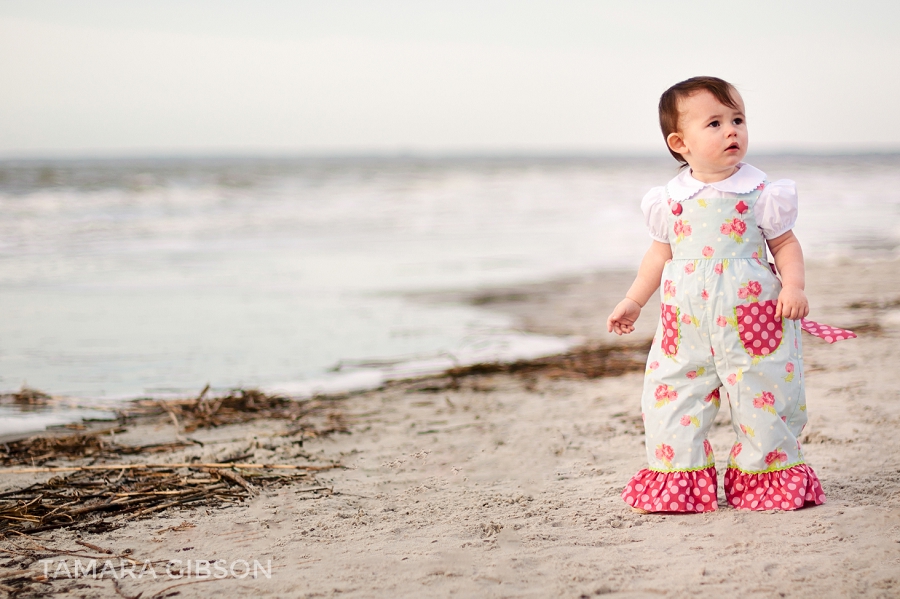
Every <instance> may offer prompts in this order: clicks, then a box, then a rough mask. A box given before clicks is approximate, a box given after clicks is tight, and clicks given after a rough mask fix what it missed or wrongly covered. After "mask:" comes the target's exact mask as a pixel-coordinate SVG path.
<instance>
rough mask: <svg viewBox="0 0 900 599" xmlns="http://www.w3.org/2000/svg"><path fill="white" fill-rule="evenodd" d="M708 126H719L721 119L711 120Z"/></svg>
mask: <svg viewBox="0 0 900 599" xmlns="http://www.w3.org/2000/svg"><path fill="white" fill-rule="evenodd" d="M708 126H709V127H718V126H719V121H713V122H711V123H710V124H709V125H708Z"/></svg>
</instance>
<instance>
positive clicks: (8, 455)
mask: <svg viewBox="0 0 900 599" xmlns="http://www.w3.org/2000/svg"><path fill="white" fill-rule="evenodd" d="M125 430H126V429H125V428H124V427H120V426H118V427H113V428H107V429H103V430H99V431H93V432H89V433H77V434H70V435H65V436H44V435H38V436H34V437H29V438H27V439H22V440H20V441H12V442H8V443H3V444H2V445H0V465H2V466H14V465H18V464H31V465H32V466H38V465H41V464H46V463H47V462H50V461H56V460H60V459H67V460H73V459H83V458H91V459H100V458H115V457H118V456H121V455H136V454H144V453H161V452H165V451H173V450H175V449H180V448H182V447H186V446H188V445H191V444H190V443H187V442H183V441H176V442H174V443H157V444H153V445H122V444H119V443H116V442H115V434H116V433H123V432H125Z"/></svg>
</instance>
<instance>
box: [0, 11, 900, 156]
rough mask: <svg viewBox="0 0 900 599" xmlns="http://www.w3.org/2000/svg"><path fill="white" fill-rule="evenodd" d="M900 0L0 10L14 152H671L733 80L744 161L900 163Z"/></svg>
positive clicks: (2, 81) (5, 143)
mask: <svg viewBox="0 0 900 599" xmlns="http://www.w3.org/2000/svg"><path fill="white" fill-rule="evenodd" d="M898 6H900V4H898V3H897V2H896V1H884V2H869V1H859V0H858V1H856V2H847V1H846V0H843V1H841V2H834V1H823V0H818V1H791V2H784V1H768V0H763V1H757V2H752V3H750V2H740V3H737V2H727V3H725V2H721V1H711V2H699V1H697V2H694V1H683V2H673V1H671V0H660V1H634V2H627V1H625V0H620V1H619V2H601V1H597V0H594V1H575V0H572V1H566V0H555V1H528V0H512V1H508V2H500V1H494V0H477V1H469V0H452V1H449V2H448V1H443V2H438V1H436V0H435V1H431V0H409V1H406V0H359V1H357V0H320V1H316V2H312V1H309V2H307V1H302V0H284V1H281V0H255V1H250V0H231V1H229V0H215V1H213V0H210V1H207V0H153V1H152V2H141V1H137V0H133V1H124V0H109V1H103V0H97V1H91V0H61V1H49V0H26V1H8V0H0V156H7V157H11V156H59V155H104V156H114V155H136V154H137V155H140V154H163V155H164V154H186V153H219V154H221V153H233V152H240V153H247V152H291V153H298V152H300V153H348V152H349V153H367V152H390V153H396V152H584V151H587V152H602V153H617V152H627V153H634V152H640V153H648V152H659V153H661V155H663V154H664V153H665V150H664V146H663V145H662V141H661V140H662V136H661V135H660V133H659V132H658V127H657V123H656V102H657V100H658V98H659V95H660V93H662V91H663V90H664V89H665V88H666V87H668V86H669V85H671V84H673V83H675V82H677V81H679V80H682V79H685V78H687V77H690V76H693V75H698V74H712V75H717V76H719V77H723V78H725V79H727V80H729V81H732V82H733V83H735V84H736V85H737V87H738V89H739V90H740V91H741V93H742V94H743V95H744V99H745V102H746V104H747V109H748V113H749V114H748V117H749V118H748V123H749V126H750V132H751V136H750V145H751V150H752V149H757V150H769V151H777V150H813V151H814V150H825V151H860V150H900V117H898V114H897V108H896V107H897V105H898V98H900V76H898V73H900V34H898V29H900V8H898Z"/></svg>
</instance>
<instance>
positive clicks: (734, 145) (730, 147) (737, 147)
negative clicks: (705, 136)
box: [725, 144, 741, 152]
mask: <svg viewBox="0 0 900 599" xmlns="http://www.w3.org/2000/svg"><path fill="white" fill-rule="evenodd" d="M740 149H741V147H740V146H739V145H737V144H731V145H730V146H728V147H727V148H725V151H726V152H730V151H732V150H740Z"/></svg>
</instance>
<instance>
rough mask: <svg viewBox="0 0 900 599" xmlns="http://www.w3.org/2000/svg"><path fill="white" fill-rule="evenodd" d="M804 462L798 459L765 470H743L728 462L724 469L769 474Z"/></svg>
mask: <svg viewBox="0 0 900 599" xmlns="http://www.w3.org/2000/svg"><path fill="white" fill-rule="evenodd" d="M805 463H806V462H805V461H804V460H799V461H797V462H793V463H790V464H788V465H787V466H782V467H780V468H769V469H767V470H744V469H743V468H741V467H739V466H732V465H731V464H728V466H726V468H725V469H726V470H739V471H740V472H741V473H743V474H771V473H773V472H781V471H782V470H790V469H791V468H793V467H794V466H800V465H801V464H805Z"/></svg>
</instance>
